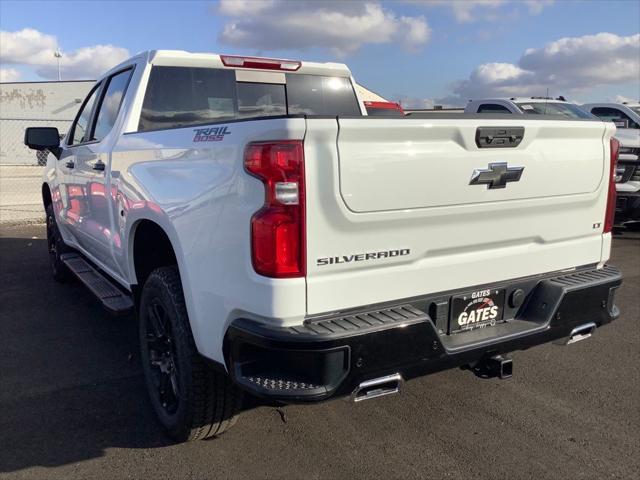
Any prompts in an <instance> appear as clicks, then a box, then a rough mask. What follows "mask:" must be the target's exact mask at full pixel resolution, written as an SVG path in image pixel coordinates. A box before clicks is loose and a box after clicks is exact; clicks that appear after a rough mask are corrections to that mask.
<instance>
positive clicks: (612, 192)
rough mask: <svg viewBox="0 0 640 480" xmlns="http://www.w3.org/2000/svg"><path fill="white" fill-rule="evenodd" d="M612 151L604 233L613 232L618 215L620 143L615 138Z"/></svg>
mask: <svg viewBox="0 0 640 480" xmlns="http://www.w3.org/2000/svg"><path fill="white" fill-rule="evenodd" d="M610 149H611V161H610V163H609V193H608V195H607V210H606V212H605V216H604V233H609V232H611V230H613V222H614V217H615V215H616V166H617V164H618V153H619V151H620V142H618V140H616V139H615V138H612V139H611V148H610Z"/></svg>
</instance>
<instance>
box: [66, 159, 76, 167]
mask: <svg viewBox="0 0 640 480" xmlns="http://www.w3.org/2000/svg"><path fill="white" fill-rule="evenodd" d="M64 166H65V167H67V168H74V167H75V166H76V164H75V163H73V160H69V161H68V162H67V163H65V164H64Z"/></svg>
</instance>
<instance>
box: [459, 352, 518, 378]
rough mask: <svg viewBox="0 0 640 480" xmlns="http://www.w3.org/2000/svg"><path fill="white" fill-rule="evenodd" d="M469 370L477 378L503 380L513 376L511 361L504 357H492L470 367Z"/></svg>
mask: <svg viewBox="0 0 640 480" xmlns="http://www.w3.org/2000/svg"><path fill="white" fill-rule="evenodd" d="M469 368H470V370H471V371H472V372H473V373H474V375H476V376H477V377H479V378H499V379H501V380H504V379H506V378H511V376H512V375H513V360H512V359H511V358H509V357H506V356H502V355H494V356H493V357H488V358H485V359H483V360H480V361H479V362H477V363H475V364H473V365H470V366H469Z"/></svg>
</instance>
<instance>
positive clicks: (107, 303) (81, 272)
mask: <svg viewBox="0 0 640 480" xmlns="http://www.w3.org/2000/svg"><path fill="white" fill-rule="evenodd" d="M60 259H61V260H62V261H63V262H64V264H65V265H66V266H67V268H68V269H69V270H70V271H71V272H73V274H74V275H75V276H76V277H78V280H80V282H82V283H83V284H84V285H85V286H86V287H87V288H88V289H89V290H90V291H91V293H93V294H94V295H95V296H96V297H97V298H98V299H99V300H100V301H101V302H102V306H103V307H104V308H105V309H107V311H109V312H110V313H112V314H115V315H124V314H126V313H129V312H130V311H131V310H133V306H134V303H133V299H132V298H131V296H130V295H127V294H126V293H124V292H123V291H122V290H120V289H119V288H118V287H116V286H115V285H114V284H113V282H112V281H111V280H109V279H108V278H107V277H105V276H104V275H103V274H102V273H100V272H99V271H98V270H96V269H95V268H94V267H92V266H91V265H90V264H89V262H87V261H86V260H85V259H84V258H83V257H82V256H81V255H80V254H78V253H65V254H62V255H60Z"/></svg>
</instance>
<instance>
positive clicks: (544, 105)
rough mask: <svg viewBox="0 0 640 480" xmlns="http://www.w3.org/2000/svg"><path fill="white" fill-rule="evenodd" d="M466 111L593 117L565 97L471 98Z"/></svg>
mask: <svg viewBox="0 0 640 480" xmlns="http://www.w3.org/2000/svg"><path fill="white" fill-rule="evenodd" d="M464 113H513V114H516V115H563V116H565V117H569V118H593V116H592V115H591V114H589V113H587V112H585V111H584V110H582V109H581V108H580V107H578V106H577V105H575V104H573V103H570V102H567V101H566V100H565V99H564V98H563V97H558V98H555V99H554V98H549V97H512V98H483V99H480V100H469V103H467V106H466V107H465V109H464Z"/></svg>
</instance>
